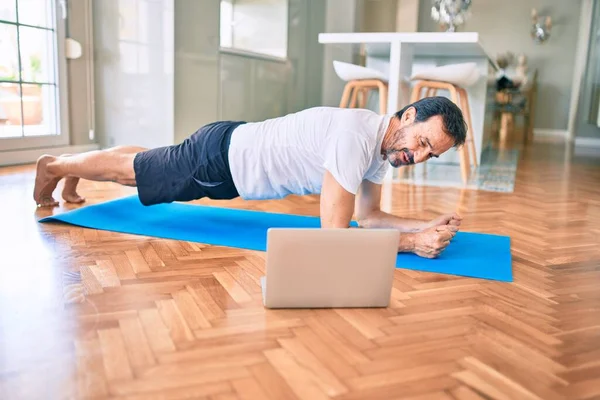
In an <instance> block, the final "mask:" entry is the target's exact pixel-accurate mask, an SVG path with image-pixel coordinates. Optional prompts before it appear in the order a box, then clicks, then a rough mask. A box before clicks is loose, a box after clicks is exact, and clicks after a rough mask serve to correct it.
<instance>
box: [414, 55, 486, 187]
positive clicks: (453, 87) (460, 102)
mask: <svg viewBox="0 0 600 400" xmlns="http://www.w3.org/2000/svg"><path fill="white" fill-rule="evenodd" d="M480 76H481V73H480V72H479V69H478V68H477V64H475V63H460V64H451V65H444V66H440V67H432V68H428V69H425V70H423V71H420V72H417V73H414V74H413V75H412V76H411V78H410V79H411V80H412V81H415V82H416V83H415V85H414V87H413V89H412V95H411V103H414V102H415V101H417V100H420V99H422V98H424V97H431V96H435V95H436V94H437V91H438V90H440V89H441V90H448V91H449V92H450V98H451V100H452V101H453V102H454V103H455V104H456V105H457V106H458V107H459V108H460V109H461V111H462V113H463V115H464V117H465V120H466V122H467V137H466V140H465V144H464V146H461V148H460V150H459V152H460V158H461V160H460V167H461V168H460V170H461V176H462V179H463V182H465V183H466V182H467V181H468V179H469V175H470V170H471V160H470V157H469V155H472V163H473V165H474V166H475V167H477V164H478V163H477V149H476V148H475V141H474V139H473V126H472V123H471V109H470V107H469V96H468V95H467V91H466V90H465V88H466V87H469V86H472V85H474V84H475V83H476V82H477V81H478V80H479V78H480ZM423 89H426V90H427V91H426V92H425V95H424V96H422V91H423Z"/></svg>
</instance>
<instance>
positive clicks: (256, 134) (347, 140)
mask: <svg viewBox="0 0 600 400" xmlns="http://www.w3.org/2000/svg"><path fill="white" fill-rule="evenodd" d="M389 121H390V116H387V115H379V114H376V113H374V112H373V111H370V110H366V109H348V108H332V107H315V108H310V109H308V110H304V111H300V112H297V113H294V114H289V115H286V116H283V117H279V118H274V119H269V120H266V121H262V122H253V123H246V124H243V125H240V126H239V127H237V128H236V129H235V130H234V132H233V134H232V137H231V144H230V147H229V164H230V168H231V174H232V177H233V182H234V184H235V186H236V188H237V190H238V193H239V194H240V196H241V197H242V198H243V199H246V200H258V199H278V198H283V197H285V196H287V195H290V194H296V195H305V194H320V193H321V186H322V184H323V177H324V174H325V170H326V169H327V170H329V171H330V172H331V174H332V175H333V176H334V177H335V179H336V180H337V181H338V182H339V183H340V185H342V187H343V188H344V189H346V190H347V191H348V192H350V193H353V194H356V193H357V191H358V188H359V186H360V184H361V182H362V181H363V180H364V179H368V180H370V181H372V182H374V183H381V182H382V181H383V179H384V177H385V174H386V172H387V168H388V167H389V165H390V164H389V162H388V161H386V160H384V159H383V157H382V156H381V143H382V141H383V137H384V134H385V131H386V130H387V127H388V124H389Z"/></svg>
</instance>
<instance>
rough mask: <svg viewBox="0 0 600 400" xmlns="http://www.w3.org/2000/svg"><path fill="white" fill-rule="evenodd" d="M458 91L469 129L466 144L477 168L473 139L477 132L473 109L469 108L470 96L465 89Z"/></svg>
mask: <svg viewBox="0 0 600 400" xmlns="http://www.w3.org/2000/svg"><path fill="white" fill-rule="evenodd" d="M458 90H459V92H460V100H461V104H462V107H461V108H462V109H463V114H464V116H465V119H466V121H467V127H468V130H467V139H466V144H467V145H468V148H469V154H470V155H471V158H472V160H473V165H474V166H475V167H477V165H478V162H477V149H475V139H474V137H473V135H474V133H475V132H473V123H472V121H471V107H470V106H469V95H468V94H467V91H466V90H465V89H464V88H459V89H458Z"/></svg>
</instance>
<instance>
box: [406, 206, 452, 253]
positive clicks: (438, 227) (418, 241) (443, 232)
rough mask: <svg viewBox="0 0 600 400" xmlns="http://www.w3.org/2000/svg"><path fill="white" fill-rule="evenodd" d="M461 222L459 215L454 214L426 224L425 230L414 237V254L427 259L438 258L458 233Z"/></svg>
mask: <svg viewBox="0 0 600 400" xmlns="http://www.w3.org/2000/svg"><path fill="white" fill-rule="evenodd" d="M461 220H462V218H461V217H460V216H459V215H458V214H456V213H453V214H445V215H442V216H440V217H438V218H436V219H434V220H432V221H431V222H427V223H425V225H424V228H423V229H422V230H421V231H420V232H417V233H415V235H414V244H413V251H412V252H413V253H415V254H416V255H418V256H421V257H425V258H436V257H438V256H439V255H440V254H441V253H442V252H443V251H444V250H445V249H446V247H448V245H449V244H450V241H451V240H452V238H454V235H456V232H458V227H459V226H460V223H461Z"/></svg>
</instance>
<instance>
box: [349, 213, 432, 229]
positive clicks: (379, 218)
mask: <svg viewBox="0 0 600 400" xmlns="http://www.w3.org/2000/svg"><path fill="white" fill-rule="evenodd" d="M429 223H430V222H429V221H420V220H417V219H410V218H400V217H397V216H395V215H391V214H388V213H386V212H383V211H380V210H377V211H373V212H371V213H370V214H369V215H368V216H367V217H365V218H362V219H360V220H359V225H360V226H361V227H362V228H390V229H398V230H399V231H400V232H420V231H422V230H423V229H425V228H428V227H429Z"/></svg>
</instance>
